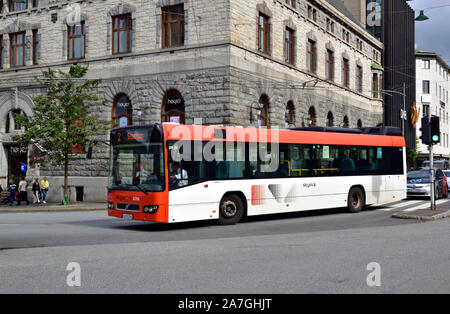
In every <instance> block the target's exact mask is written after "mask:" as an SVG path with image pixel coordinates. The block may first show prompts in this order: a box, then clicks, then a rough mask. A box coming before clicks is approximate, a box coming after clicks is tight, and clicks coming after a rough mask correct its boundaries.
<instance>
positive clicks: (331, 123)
mask: <svg viewBox="0 0 450 314" xmlns="http://www.w3.org/2000/svg"><path fill="white" fill-rule="evenodd" d="M327 127H330V128H332V127H334V116H333V113H332V112H331V111H330V112H328V115H327Z"/></svg>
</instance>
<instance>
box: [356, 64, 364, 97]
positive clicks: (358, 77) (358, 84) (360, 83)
mask: <svg viewBox="0 0 450 314" xmlns="http://www.w3.org/2000/svg"><path fill="white" fill-rule="evenodd" d="M356 90H357V91H358V92H360V93H362V91H363V69H362V67H361V66H359V65H358V66H356Z"/></svg>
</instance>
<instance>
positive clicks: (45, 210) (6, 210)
mask: <svg viewBox="0 0 450 314" xmlns="http://www.w3.org/2000/svg"><path fill="white" fill-rule="evenodd" d="M101 210H104V211H106V210H107V207H106V205H103V206H101V207H100V206H98V205H94V206H91V207H89V206H83V207H81V206H70V205H69V206H65V207H63V206H52V207H34V208H17V209H12V208H4V209H3V208H0V214H3V213H50V212H81V211H101Z"/></svg>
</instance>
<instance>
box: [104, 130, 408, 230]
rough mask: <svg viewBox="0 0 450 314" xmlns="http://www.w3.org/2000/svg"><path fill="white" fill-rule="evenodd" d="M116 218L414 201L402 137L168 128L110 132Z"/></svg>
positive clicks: (222, 218)
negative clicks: (409, 195)
mask: <svg viewBox="0 0 450 314" xmlns="http://www.w3.org/2000/svg"><path fill="white" fill-rule="evenodd" d="M110 154H111V157H110V166H109V182H108V215H109V216H112V217H117V218H121V219H131V220H141V221H152V222H160V223H179V222H187V221H198V220H218V221H219V222H220V223H221V224H236V223H238V222H239V221H241V220H242V219H243V218H246V217H250V216H255V215H268V214H279V213H288V212H299V211H310V210H320V209H327V208H340V207H345V208H347V209H348V211H350V212H352V213H357V212H360V211H361V210H362V209H363V208H364V207H365V206H367V205H381V204H386V203H389V202H395V201H399V200H402V199H404V198H406V181H407V179H406V149H405V139H404V137H403V136H402V134H401V131H400V130H398V129H397V128H392V127H377V128H375V127H374V128H364V129H336V128H321V127H315V128H299V129H286V130H284V129H283V130H281V129H280V130H278V129H266V128H244V127H224V126H202V125H179V124H176V123H163V124H154V125H145V126H132V127H125V128H116V129H113V130H112V131H111V149H110Z"/></svg>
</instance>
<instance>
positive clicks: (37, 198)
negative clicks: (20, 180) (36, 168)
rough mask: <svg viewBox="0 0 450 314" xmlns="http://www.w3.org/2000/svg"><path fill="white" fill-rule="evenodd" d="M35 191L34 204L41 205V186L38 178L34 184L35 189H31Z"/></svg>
mask: <svg viewBox="0 0 450 314" xmlns="http://www.w3.org/2000/svg"><path fill="white" fill-rule="evenodd" d="M31 190H32V191H33V204H36V203H38V204H40V203H41V186H40V185H39V179H38V178H36V179H35V180H34V183H33V187H32V188H31Z"/></svg>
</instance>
